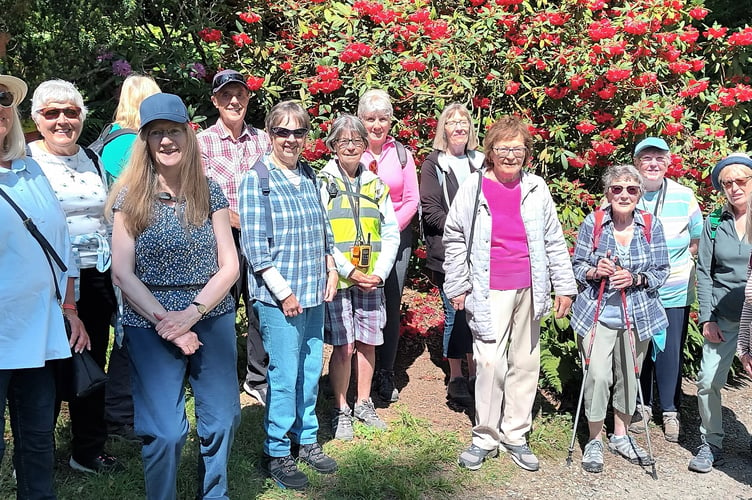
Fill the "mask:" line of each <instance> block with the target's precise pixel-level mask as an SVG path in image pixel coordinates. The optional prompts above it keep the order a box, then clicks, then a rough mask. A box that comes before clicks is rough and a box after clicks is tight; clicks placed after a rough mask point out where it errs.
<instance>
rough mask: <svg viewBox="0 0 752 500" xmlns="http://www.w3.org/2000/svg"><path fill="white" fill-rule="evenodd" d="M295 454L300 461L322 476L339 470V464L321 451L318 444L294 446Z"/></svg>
mask: <svg viewBox="0 0 752 500" xmlns="http://www.w3.org/2000/svg"><path fill="white" fill-rule="evenodd" d="M293 454H294V455H295V456H296V457H297V458H298V461H300V462H303V463H305V464H307V465H308V466H309V467H311V468H312V469H313V470H315V471H316V472H319V473H321V474H332V473H333V472H335V471H336V470H337V462H335V461H334V459H333V458H332V457H330V456H328V455H327V454H325V453H324V450H322V449H321V445H320V444H318V443H312V444H301V445H297V446H295V445H293Z"/></svg>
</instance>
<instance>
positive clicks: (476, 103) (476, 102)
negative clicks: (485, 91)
mask: <svg viewBox="0 0 752 500" xmlns="http://www.w3.org/2000/svg"><path fill="white" fill-rule="evenodd" d="M473 107H474V108H481V109H486V108H489V107H491V99H489V98H488V97H479V96H475V97H473Z"/></svg>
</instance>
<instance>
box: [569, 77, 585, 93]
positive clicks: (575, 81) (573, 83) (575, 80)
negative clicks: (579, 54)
mask: <svg viewBox="0 0 752 500" xmlns="http://www.w3.org/2000/svg"><path fill="white" fill-rule="evenodd" d="M585 83H586V80H585V77H584V76H582V75H573V76H571V77H570V78H569V86H570V87H571V88H572V90H577V89H579V88H580V87H582V86H583V85H585Z"/></svg>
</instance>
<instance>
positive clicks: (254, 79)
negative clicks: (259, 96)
mask: <svg viewBox="0 0 752 500" xmlns="http://www.w3.org/2000/svg"><path fill="white" fill-rule="evenodd" d="M264 81H265V79H264V77H263V76H249V77H248V78H246V79H245V83H246V85H248V90H251V91H253V90H258V89H260V88H261V87H263V86H264Z"/></svg>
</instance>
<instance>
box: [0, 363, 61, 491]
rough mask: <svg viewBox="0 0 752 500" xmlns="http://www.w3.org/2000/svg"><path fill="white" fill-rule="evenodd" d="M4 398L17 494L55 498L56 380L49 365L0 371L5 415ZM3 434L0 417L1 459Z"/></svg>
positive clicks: (0, 404) (1, 405)
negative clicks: (8, 418)
mask: <svg viewBox="0 0 752 500" xmlns="http://www.w3.org/2000/svg"><path fill="white" fill-rule="evenodd" d="M6 399H7V401H8V409H9V410H10V427H11V430H12V431H13V467H15V469H16V483H17V491H16V496H17V498H19V499H29V500H41V499H50V498H53V499H54V498H56V497H55V489H54V486H53V466H54V464H55V457H54V453H53V441H52V433H53V430H54V421H53V418H54V410H55V381H54V378H53V376H52V370H51V369H50V368H49V367H48V366H44V367H42V368H26V369H15V370H0V416H2V415H5V401H6ZM4 433H5V419H4V418H0V460H2V458H3V455H4V454H5V440H4V439H2V436H3V435H4Z"/></svg>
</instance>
